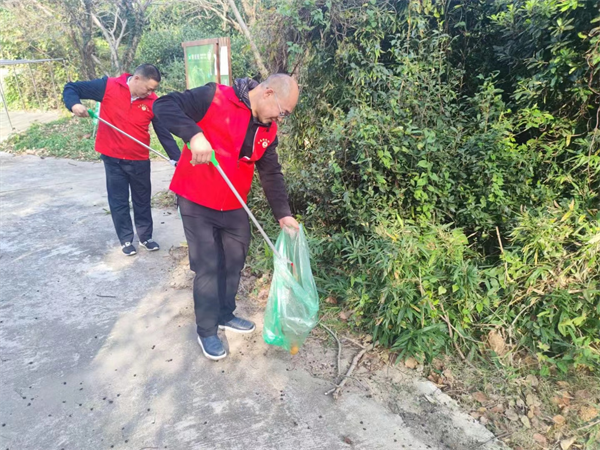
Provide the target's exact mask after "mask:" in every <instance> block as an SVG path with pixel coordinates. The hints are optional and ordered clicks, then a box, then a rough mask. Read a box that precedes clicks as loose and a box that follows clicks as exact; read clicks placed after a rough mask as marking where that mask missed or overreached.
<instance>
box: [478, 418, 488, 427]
mask: <svg viewBox="0 0 600 450" xmlns="http://www.w3.org/2000/svg"><path fill="white" fill-rule="evenodd" d="M479 423H481V425H487V424H488V423H490V421H489V419H488V418H487V417H485V416H481V417H480V418H479Z"/></svg>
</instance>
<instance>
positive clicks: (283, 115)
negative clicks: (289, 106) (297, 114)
mask: <svg viewBox="0 0 600 450" xmlns="http://www.w3.org/2000/svg"><path fill="white" fill-rule="evenodd" d="M273 95H274V96H275V101H276V102H277V106H278V107H279V117H281V118H282V119H285V118H286V117H289V115H290V113H289V112H286V111H284V110H283V109H281V105H280V104H279V99H278V98H277V92H275V91H273Z"/></svg>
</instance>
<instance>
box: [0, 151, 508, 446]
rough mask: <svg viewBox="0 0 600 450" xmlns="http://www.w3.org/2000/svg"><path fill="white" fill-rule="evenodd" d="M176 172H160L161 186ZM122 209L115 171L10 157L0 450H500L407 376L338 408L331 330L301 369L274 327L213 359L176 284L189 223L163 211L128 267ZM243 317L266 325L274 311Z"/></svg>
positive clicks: (385, 374)
mask: <svg viewBox="0 0 600 450" xmlns="http://www.w3.org/2000/svg"><path fill="white" fill-rule="evenodd" d="M171 173H172V169H171V167H170V166H169V165H167V164H165V163H162V162H155V163H153V187H154V189H155V190H162V189H165V188H166V186H167V185H168V181H169V179H170V176H171ZM107 210H108V205H107V201H106V194H105V188H104V171H103V167H102V165H101V164H100V163H84V162H72V161H68V160H57V159H52V158H45V159H40V158H38V157H36V156H16V157H15V156H12V155H7V154H0V220H1V222H0V280H1V288H0V289H1V291H0V299H1V302H0V359H1V362H0V380H1V383H0V399H1V400H0V405H1V406H0V449H10V450H40V449H44V450H50V449H53V450H54V449H56V450H61V449H64V450H67V449H68V450H72V449H73V450H96V449H132V450H141V449H167V448H168V449H172V450H173V449H175V450H190V449H198V450H200V449H206V450H215V449H231V450H237V449H240V450H241V449H244V450H245V449H249V448H253V449H278V450H279V449H281V450H310V449H327V450H330V449H351V448H352V449H365V450H375V449H414V450H425V449H434V450H442V449H444V450H445V449H453V450H464V449H496V448H501V446H500V445H498V444H497V443H496V441H495V440H494V438H493V436H492V434H491V433H490V432H489V431H487V430H486V429H485V428H483V427H482V426H481V425H479V424H478V423H477V422H474V421H473V420H472V419H471V418H470V417H469V416H468V415H466V414H464V413H463V412H461V411H459V409H458V408H457V407H456V405H454V403H453V402H452V401H451V400H450V399H449V398H448V397H447V396H445V395H444V394H442V393H440V392H439V391H437V390H436V389H435V387H432V386H433V385H432V384H431V383H429V382H427V381H424V380H419V379H416V378H415V377H414V376H411V375H410V374H404V373H401V372H400V371H398V370H397V369H395V368H393V367H389V366H382V365H381V364H380V365H379V366H378V367H376V364H375V362H373V367H372V368H371V369H368V366H369V365H368V364H365V365H364V367H362V368H361V370H360V371H358V372H357V373H356V377H355V380H352V381H351V382H349V383H348V389H345V390H344V393H343V395H342V396H341V398H340V399H338V400H337V401H334V400H333V399H331V398H330V397H328V396H325V395H324V392H326V391H327V390H329V389H330V388H331V386H332V383H331V380H332V379H333V375H334V370H335V361H336V356H335V354H336V352H335V349H332V348H327V347H324V346H323V345H322V342H321V340H320V336H323V337H325V336H324V335H323V334H319V332H320V331H321V330H315V331H314V332H313V336H311V338H309V340H308V341H307V344H306V346H305V347H303V348H302V349H301V352H300V354H299V355H296V356H295V357H292V356H291V355H289V354H287V353H286V352H284V351H282V350H280V349H277V348H273V347H269V346H267V345H266V344H264V342H263V341H262V338H261V334H260V331H259V332H257V333H255V334H253V335H246V336H242V335H233V334H228V335H226V336H225V335H224V336H223V337H224V338H225V339H226V340H227V346H228V347H229V350H230V356H229V357H228V358H226V359H225V360H222V361H220V362H217V363H215V362H211V361H208V360H207V359H205V358H204V357H203V356H202V355H201V351H200V349H199V347H198V344H197V343H196V341H195V326H194V317H193V309H192V299H191V292H190V290H189V289H188V288H186V286H187V285H184V286H182V285H181V283H180V280H178V279H176V278H177V276H178V275H177V274H178V273H179V276H181V273H182V272H181V270H182V269H181V268H182V265H183V266H185V260H182V261H181V262H180V263H178V262H177V261H176V259H174V258H173V255H176V253H177V252H178V248H179V247H180V244H181V242H182V241H184V236H183V232H182V226H181V223H180V219H179V217H178V216H177V214H176V212H174V211H173V210H157V209H155V210H154V219H155V235H154V237H155V239H156V240H157V241H158V242H159V243H160V244H161V246H162V249H161V251H159V252H155V253H148V252H145V251H144V249H140V250H139V253H138V255H136V256H134V257H129V258H128V257H125V256H123V255H122V254H121V253H120V249H119V248H118V246H117V242H116V238H115V235H114V231H113V227H112V222H111V218H110V215H109V214H107ZM169 249H172V251H169ZM185 270H187V269H185ZM184 275H185V276H184V278H186V279H187V281H188V285H189V279H190V277H189V272H185V273H184ZM181 287H184V289H178V288H181ZM238 310H239V311H240V312H241V313H242V314H243V315H247V316H250V317H252V318H254V319H255V320H256V321H257V324H258V325H259V329H260V328H261V327H262V319H261V317H262V308H261V307H260V305H257V304H253V303H251V302H249V301H246V300H243V299H242V300H241V301H240V304H239V308H238ZM355 353H356V349H354V348H348V347H346V348H345V350H344V364H347V363H348V361H349V360H350V359H351V358H352V356H353V355H354V354H355ZM346 367H347V366H344V371H345V370H346V369H345V368H346ZM355 381H356V382H355Z"/></svg>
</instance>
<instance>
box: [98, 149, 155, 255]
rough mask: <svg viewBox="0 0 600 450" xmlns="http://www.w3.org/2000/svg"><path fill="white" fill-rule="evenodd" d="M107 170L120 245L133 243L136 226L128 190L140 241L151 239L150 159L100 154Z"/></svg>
mask: <svg viewBox="0 0 600 450" xmlns="http://www.w3.org/2000/svg"><path fill="white" fill-rule="evenodd" d="M101 158H102V160H103V161H104V170H105V171H106V190H107V192H108V204H109V205H110V213H111V215H112V220H113V223H114V225H115V230H116V231H117V236H118V237H119V241H121V245H123V244H125V243H126V242H133V226H132V224H131V215H130V213H129V189H130V188H131V201H132V203H133V216H134V220H135V229H136V230H137V234H138V238H139V239H140V241H141V242H144V241H146V240H148V239H150V238H151V237H152V211H151V209H150V199H151V192H152V189H151V185H150V160H149V159H148V160H145V161H132V160H129V159H117V158H112V157H110V156H106V155H101Z"/></svg>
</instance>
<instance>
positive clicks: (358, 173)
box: [253, 0, 600, 372]
mask: <svg viewBox="0 0 600 450" xmlns="http://www.w3.org/2000/svg"><path fill="white" fill-rule="evenodd" d="M532 5H533V6H532V7H531V8H529V9H527V8H526V7H525V6H523V7H522V8H520V9H519V10H518V15H517V14H513V9H512V8H513V7H512V6H511V5H510V4H508V3H506V2H504V1H500V0H498V1H495V2H481V3H469V5H468V7H466V6H465V7H463V6H460V5H459V6H456V7H450V8H446V7H445V6H444V5H441V4H437V3H431V2H409V3H408V5H407V4H406V3H404V2H393V1H389V2H368V3H364V2H360V3H358V2H353V1H345V2H340V3H339V4H337V3H336V4H332V3H326V4H322V3H319V2H304V3H302V4H301V5H298V4H297V3H294V2H284V3H282V4H281V5H280V6H279V12H280V14H282V16H284V17H287V18H288V19H289V20H288V22H289V24H290V26H291V24H294V23H303V24H304V25H303V28H300V29H299V30H300V31H297V32H291V31H289V33H290V34H289V35H290V36H295V38H294V39H295V40H294V41H290V42H289V43H288V45H289V47H290V52H291V51H292V50H293V49H294V48H296V47H297V46H299V47H301V48H310V49H311V52H310V54H309V55H308V56H307V57H306V59H305V60H304V61H305V63H304V64H305V65H304V66H303V68H302V70H301V80H300V81H301V84H302V85H303V92H302V97H301V102H300V104H299V105H298V107H297V109H296V112H295V113H294V117H293V119H292V121H291V123H289V124H288V125H287V126H286V127H284V130H283V133H284V134H285V135H286V139H282V150H281V153H282V161H283V165H284V169H285V172H286V180H287V181H288V185H289V186H288V187H289V192H290V200H291V203H292V207H293V210H294V212H295V213H297V214H298V215H300V216H301V217H302V219H303V220H304V221H305V223H306V224H307V226H308V230H309V234H312V243H313V245H312V250H313V253H314V267H315V274H316V277H317V278H318V279H319V280H318V285H319V287H320V289H321V291H322V294H323V295H324V296H330V295H331V296H334V297H336V298H337V299H338V301H339V302H340V307H341V308H343V309H345V310H346V311H351V312H352V313H353V314H352V319H351V321H350V322H351V323H352V324H353V325H354V326H356V327H359V328H360V329H361V330H365V331H369V332H371V333H373V335H374V337H375V338H376V339H379V341H380V342H382V343H384V344H386V345H389V346H390V347H391V348H393V349H394V350H397V351H398V352H399V354H400V355H401V356H405V355H416V356H418V357H419V358H425V359H431V358H433V356H434V355H436V354H437V353H439V352H441V351H447V350H448V349H454V350H455V349H459V350H460V351H461V352H462V353H463V354H465V355H467V356H468V357H476V356H477V355H480V356H487V355H490V351H491V349H490V348H489V346H488V343H487V336H488V334H489V333H490V331H494V332H495V333H498V335H500V336H502V337H503V339H504V340H505V343H506V345H507V347H508V348H509V349H511V350H512V352H513V353H517V352H519V351H521V350H527V351H531V352H533V353H535V354H537V356H538V361H539V363H540V366H541V367H542V370H544V371H546V372H547V370H549V368H551V367H557V368H559V369H561V370H567V368H568V367H570V366H571V365H576V366H584V367H587V368H590V369H597V368H599V367H600V350H599V349H600V342H599V340H598V339H599V337H598V332H597V331H598V326H599V323H600V322H599V317H600V306H599V299H600V293H599V291H598V289H599V285H598V283H599V281H600V280H599V271H598V261H597V256H596V255H597V253H598V244H599V242H598V241H599V240H600V238H598V232H599V227H598V219H599V215H598V193H597V192H598V174H599V173H600V165H599V160H600V155H599V152H600V151H599V147H600V146H599V145H598V141H599V137H600V132H599V130H598V123H597V122H596V121H595V120H594V119H595V115H594V114H595V113H594V111H596V110H597V108H598V106H599V105H598V100H597V98H595V97H594V96H593V95H592V93H593V92H594V91H596V92H597V91H600V85H599V84H600V81H599V79H598V77H594V75H595V74H597V73H598V64H599V63H600V56H598V55H599V53H598V48H599V45H598V39H597V38H598V35H600V29H598V28H594V23H595V22H594V23H592V19H593V14H591V12H590V11H591V10H590V8H589V5H588V4H575V3H569V4H568V5H566V4H563V3H560V2H553V1H550V0H548V1H546V0H539V1H537V2H533V4H532ZM474 19H477V21H476V22H475V23H476V24H477V25H474V26H473V25H472V24H473V23H474V22H473V20H474ZM265 20H268V19H265ZM277 23H280V22H279V20H277ZM532 23H534V24H537V25H535V26H532V25H531V24H532ZM540 23H550V24H554V25H552V26H549V28H548V27H547V28H545V29H544V28H540V27H539V26H538V25H539V24H540ZM565 24H566V25H565ZM515 28H516V30H515ZM294 33H295V34H294ZM285 35H286V36H287V35H288V34H287V33H286V34H285ZM505 35H510V36H511V38H512V39H515V40H516V41H503V40H499V39H498V36H505ZM534 35H535V36H537V37H536V39H533V37H534ZM527 39H529V40H528V41H527V42H528V44H527V45H525V44H524V40H527ZM515 42H516V43H515ZM532 42H533V44H532V45H533V46H531V45H530V44H531V43H532ZM471 50H472V51H473V54H476V55H480V57H478V58H471V57H469V58H467V57H466V54H468V53H469V52H470V51H471ZM465 52H466V53H465ZM509 56H510V58H509V60H510V61H509V62H510V64H511V65H512V66H513V67H514V68H515V70H516V71H517V73H515V72H513V71H510V72H507V70H506V69H505V65H506V64H507V60H505V58H508V57H509ZM532 58H535V60H534V59H532ZM552 67H554V68H555V69H552ZM573 68H574V70H572V71H571V69H573ZM517 69H518V70H517ZM553 80H554V81H553ZM542 81H543V82H542ZM566 98H569V103H568V107H566V108H565V107H563V105H564V101H565V99H566ZM561 99H562V100H561ZM561 102H562V103H561ZM592 113H593V114H592ZM315 118H318V121H316V120H315ZM253 201H254V202H258V203H257V204H260V202H261V199H260V197H259V196H257V197H256V198H255V199H254V200H253ZM497 356H499V357H500V356H502V355H497ZM505 360H506V358H504V359H503V361H505Z"/></svg>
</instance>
